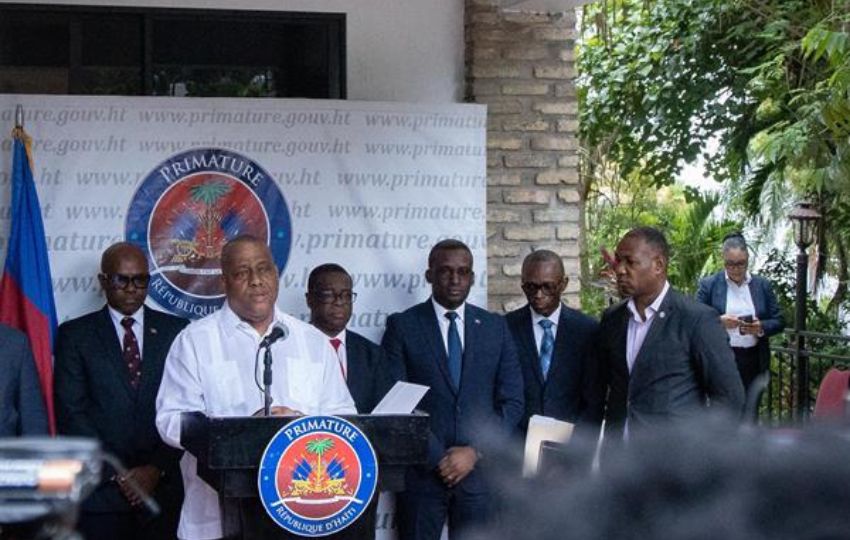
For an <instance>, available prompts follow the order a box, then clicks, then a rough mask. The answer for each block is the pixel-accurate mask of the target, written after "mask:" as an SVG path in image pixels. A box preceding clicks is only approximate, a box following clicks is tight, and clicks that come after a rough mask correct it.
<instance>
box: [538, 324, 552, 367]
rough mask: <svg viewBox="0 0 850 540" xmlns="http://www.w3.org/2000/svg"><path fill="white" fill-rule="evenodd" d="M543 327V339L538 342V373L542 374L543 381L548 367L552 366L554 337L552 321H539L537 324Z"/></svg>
mask: <svg viewBox="0 0 850 540" xmlns="http://www.w3.org/2000/svg"><path fill="white" fill-rule="evenodd" d="M538 324H539V325H540V326H542V327H543V339H542V340H541V341H540V371H542V372H543V380H544V381H545V380H546V375H548V374H549V366H551V365H552V351H553V350H554V349H555V336H554V335H553V334H552V325H553V323H552V321H550V320H549V319H541V321H540V322H539V323H538Z"/></svg>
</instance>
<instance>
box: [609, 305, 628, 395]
mask: <svg viewBox="0 0 850 540" xmlns="http://www.w3.org/2000/svg"><path fill="white" fill-rule="evenodd" d="M612 316H613V317H614V324H613V325H612V327H613V328H612V331H613V335H612V336H611V343H613V344H614V352H615V354H614V355H613V357H614V365H613V366H611V369H616V370H618V371H620V372H622V373H623V376H624V377H625V378H626V379H628V378H629V363H628V360H627V358H626V347H627V335H628V328H629V317H631V312H630V311H629V308H628V307H626V304H625V303H623V304H622V306H620V308H619V309H618V310H617V312H615V313H614V314H612Z"/></svg>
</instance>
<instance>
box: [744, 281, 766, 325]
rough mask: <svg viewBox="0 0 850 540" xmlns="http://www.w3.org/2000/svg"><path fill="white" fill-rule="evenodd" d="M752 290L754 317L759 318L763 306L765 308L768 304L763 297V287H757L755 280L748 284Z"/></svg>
mask: <svg viewBox="0 0 850 540" xmlns="http://www.w3.org/2000/svg"><path fill="white" fill-rule="evenodd" d="M748 287H749V289H750V298H752V300H753V311H755V313H753V315H755V316H758V313H759V312H760V311H761V310H762V306H764V305H765V304H766V303H767V302H765V300H764V297H763V296H762V294H761V293H762V289H761V287H759V286H757V285H756V280H755V278H752V279H750V283H749V284H748Z"/></svg>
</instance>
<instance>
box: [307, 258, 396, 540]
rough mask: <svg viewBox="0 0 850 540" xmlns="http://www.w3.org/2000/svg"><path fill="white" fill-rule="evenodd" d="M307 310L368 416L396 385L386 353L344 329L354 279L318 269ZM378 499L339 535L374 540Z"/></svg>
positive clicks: (334, 267)
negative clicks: (324, 336)
mask: <svg viewBox="0 0 850 540" xmlns="http://www.w3.org/2000/svg"><path fill="white" fill-rule="evenodd" d="M305 296H306V298H307V306H308V307H309V308H310V323H311V324H312V325H313V326H315V327H316V328H318V329H319V330H321V331H322V332H323V333H324V334H325V335H326V336H328V344H329V345H330V346H331V347H332V348H333V350H334V352H336V355H337V358H338V359H339V368H340V371H341V372H342V375H343V377H344V378H345V384H346V386H348V391H349V392H350V393H351V397H352V399H354V404H355V405H356V406H357V412H358V413H360V414H368V413H370V412H372V409H374V408H375V405H377V404H378V402H379V401H381V398H383V397H384V395H385V394H386V393H387V392H389V390H390V388H391V387H392V384H393V379H392V377H391V375H390V370H389V368H388V366H387V363H386V359H385V357H384V351H383V349H381V348H380V347H379V346H377V345H376V344H374V343H372V342H371V341H369V340H368V339H366V338H365V337H363V336H361V335H360V334H358V333H357V332H352V331H351V330H347V329H346V328H345V327H346V325H347V324H348V321H349V320H350V319H351V311H352V306H353V304H354V300H356V299H357V293H356V292H354V290H353V289H352V283H351V276H350V275H349V274H348V272H347V271H346V270H345V268H343V267H342V266H340V265H338V264H333V263H328V264H322V265H320V266H317V267H316V268H314V269H313V270H312V271H311V272H310V276H309V277H308V278H307V294H306V295H305ZM377 512H378V496H377V495H375V497H373V499H372V502H371V504H369V507H368V508H367V510H366V512H364V514H363V515H362V516H361V517H360V519H359V520H358V521H357V523H355V524H354V525H353V526H351V527H349V528H347V529H346V530H344V531H342V532H341V533H339V535H338V536H339V537H341V538H342V537H346V538H349V537H350V538H374V537H375V522H376V519H377Z"/></svg>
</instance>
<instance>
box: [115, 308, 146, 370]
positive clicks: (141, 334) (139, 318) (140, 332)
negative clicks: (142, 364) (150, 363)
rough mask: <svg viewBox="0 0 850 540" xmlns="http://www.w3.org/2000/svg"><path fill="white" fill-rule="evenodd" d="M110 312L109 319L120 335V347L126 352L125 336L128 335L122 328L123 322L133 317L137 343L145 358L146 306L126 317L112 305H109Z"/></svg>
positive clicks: (140, 353) (141, 355)
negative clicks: (126, 318) (125, 318)
mask: <svg viewBox="0 0 850 540" xmlns="http://www.w3.org/2000/svg"><path fill="white" fill-rule="evenodd" d="M107 309H108V310H109V318H110V319H112V325H113V326H114V327H115V333H116V334H118V345H120V346H121V350H124V334H126V333H127V331H126V330H124V327H123V326H121V321H122V320H124V317H132V319H133V334H134V335H135V336H136V342H137V343H138V344H139V356H140V357H141V358H144V357H145V353H144V351H145V349H144V346H145V345H144V341H145V306H142V307H140V308H139V309H137V310H136V312H135V313H133V314H132V315H124V314H123V313H121V312H119V311H118V310H116V309H115V308H113V307H112V306H110V305H107Z"/></svg>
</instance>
